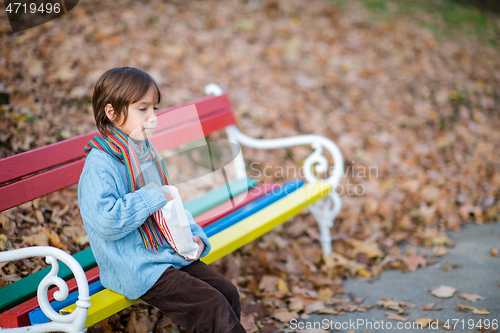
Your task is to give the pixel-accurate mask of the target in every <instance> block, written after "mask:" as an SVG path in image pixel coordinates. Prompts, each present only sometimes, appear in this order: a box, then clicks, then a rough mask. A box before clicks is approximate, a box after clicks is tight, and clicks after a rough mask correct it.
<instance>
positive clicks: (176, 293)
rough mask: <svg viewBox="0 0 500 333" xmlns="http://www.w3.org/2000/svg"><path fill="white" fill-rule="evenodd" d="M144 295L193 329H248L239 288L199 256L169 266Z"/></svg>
mask: <svg viewBox="0 0 500 333" xmlns="http://www.w3.org/2000/svg"><path fill="white" fill-rule="evenodd" d="M141 299H142V300H143V301H144V302H146V303H148V304H150V305H153V306H155V307H157V308H158V309H159V310H160V311H161V312H163V313H164V314H165V315H166V316H167V317H169V318H170V319H172V320H173V321H174V322H175V323H176V324H178V325H180V326H182V327H184V328H185V329H187V330H188V331H189V332H200V333H208V332H214V333H228V332H231V333H233V332H235V333H239V332H245V329H244V328H243V326H242V325H241V323H240V315H241V306H240V295H239V293H238V289H236V287H235V286H234V285H233V284H232V283H231V281H229V280H228V279H226V278H225V277H224V276H223V275H221V274H219V273H217V272H216V271H215V270H213V269H212V268H211V267H210V266H208V265H206V264H205V263H203V262H201V261H199V260H197V261H195V262H193V263H192V264H190V265H188V266H186V267H182V268H181V269H176V268H173V267H169V268H167V269H166V270H165V272H163V274H162V275H161V276H160V278H159V279H158V281H156V283H155V284H154V285H153V287H151V289H149V290H148V291H147V292H146V293H145V294H144V295H142V296H141Z"/></svg>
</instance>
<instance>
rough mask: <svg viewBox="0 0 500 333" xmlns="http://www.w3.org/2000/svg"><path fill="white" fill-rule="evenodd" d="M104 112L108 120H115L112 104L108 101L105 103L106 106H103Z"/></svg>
mask: <svg viewBox="0 0 500 333" xmlns="http://www.w3.org/2000/svg"><path fill="white" fill-rule="evenodd" d="M104 112H106V116H107V117H108V119H109V120H111V121H113V120H115V118H116V114H115V109H113V106H112V105H111V104H110V103H108V104H106V106H105V107H104Z"/></svg>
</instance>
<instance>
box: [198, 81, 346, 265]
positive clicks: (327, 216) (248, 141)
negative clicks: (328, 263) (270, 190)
mask: <svg viewBox="0 0 500 333" xmlns="http://www.w3.org/2000/svg"><path fill="white" fill-rule="evenodd" d="M205 93H206V94H207V95H215V96H219V95H221V94H223V93H224V91H223V90H222V88H221V87H220V86H219V85H217V84H215V83H210V84H209V85H207V86H206V87H205ZM226 133H227V138H228V141H230V142H233V143H236V144H238V145H241V146H245V147H249V148H256V149H276V148H287V147H293V146H299V145H309V144H310V145H311V146H312V148H313V149H314V151H313V152H312V153H311V155H309V156H308V157H307V158H306V159H305V161H304V166H303V172H304V178H305V180H306V181H307V182H308V183H315V182H316V181H317V180H318V178H317V177H316V176H315V175H314V173H313V167H314V170H316V172H318V173H324V172H327V171H329V167H330V166H329V163H328V160H327V159H326V158H325V156H323V148H325V149H326V150H328V152H329V153H330V154H331V155H332V157H333V163H334V165H333V171H332V173H331V174H330V175H329V177H328V178H326V179H324V181H326V182H329V183H330V184H331V185H332V191H331V192H330V194H329V196H328V197H327V198H326V199H324V200H321V201H318V202H316V203H315V204H313V205H311V206H310V207H309V209H310V211H311V213H312V214H313V215H314V217H315V218H316V220H317V221H318V225H319V228H320V238H321V239H320V241H321V245H322V248H323V254H324V255H328V254H330V253H331V240H332V239H331V235H330V227H332V226H333V220H334V219H335V217H336V216H337V215H338V214H339V212H340V210H341V208H342V201H341V199H340V196H339V194H338V193H337V192H336V189H337V186H338V185H339V182H340V179H341V178H342V174H343V171H344V159H343V157H342V153H341V152H340V149H339V148H338V147H337V145H336V144H335V143H334V142H333V141H332V140H330V139H328V138H325V137H324V136H320V135H297V136H293V137H286V138H279V139H255V138H252V137H249V136H247V135H245V134H243V133H241V131H240V130H238V128H236V126H235V125H230V126H228V127H226ZM234 166H235V169H236V177H237V178H244V177H246V170H245V162H244V160H243V155H242V153H241V150H240V151H239V153H238V155H237V157H236V158H235V160H234Z"/></svg>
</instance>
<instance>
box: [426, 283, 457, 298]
mask: <svg viewBox="0 0 500 333" xmlns="http://www.w3.org/2000/svg"><path fill="white" fill-rule="evenodd" d="M455 291H457V288H454V287H450V286H444V285H441V286H439V287H438V288H436V289H434V290H431V295H433V296H436V297H439V298H450V297H453V294H455Z"/></svg>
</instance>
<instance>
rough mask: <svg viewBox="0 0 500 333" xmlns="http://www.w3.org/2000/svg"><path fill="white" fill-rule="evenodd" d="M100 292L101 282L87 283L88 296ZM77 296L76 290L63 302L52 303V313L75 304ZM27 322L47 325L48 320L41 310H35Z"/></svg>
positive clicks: (102, 288)
mask: <svg viewBox="0 0 500 333" xmlns="http://www.w3.org/2000/svg"><path fill="white" fill-rule="evenodd" d="M101 290H104V287H103V286H102V283H101V280H98V281H96V282H94V283H89V295H94V294H96V293H98V292H100V291H101ZM79 295H80V293H79V292H78V290H76V291H74V292H72V293H71V294H69V295H68V297H67V298H66V299H65V300H64V301H54V302H51V303H50V305H51V306H52V308H53V309H54V311H56V312H59V310H61V309H64V308H65V307H67V306H69V305H71V304H73V303H75V302H76V301H77V300H78V296H79ZM29 321H30V322H31V325H36V324H43V323H48V322H49V321H50V319H49V317H47V316H46V315H45V313H43V311H42V309H41V308H36V309H33V311H31V312H30V313H29Z"/></svg>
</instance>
